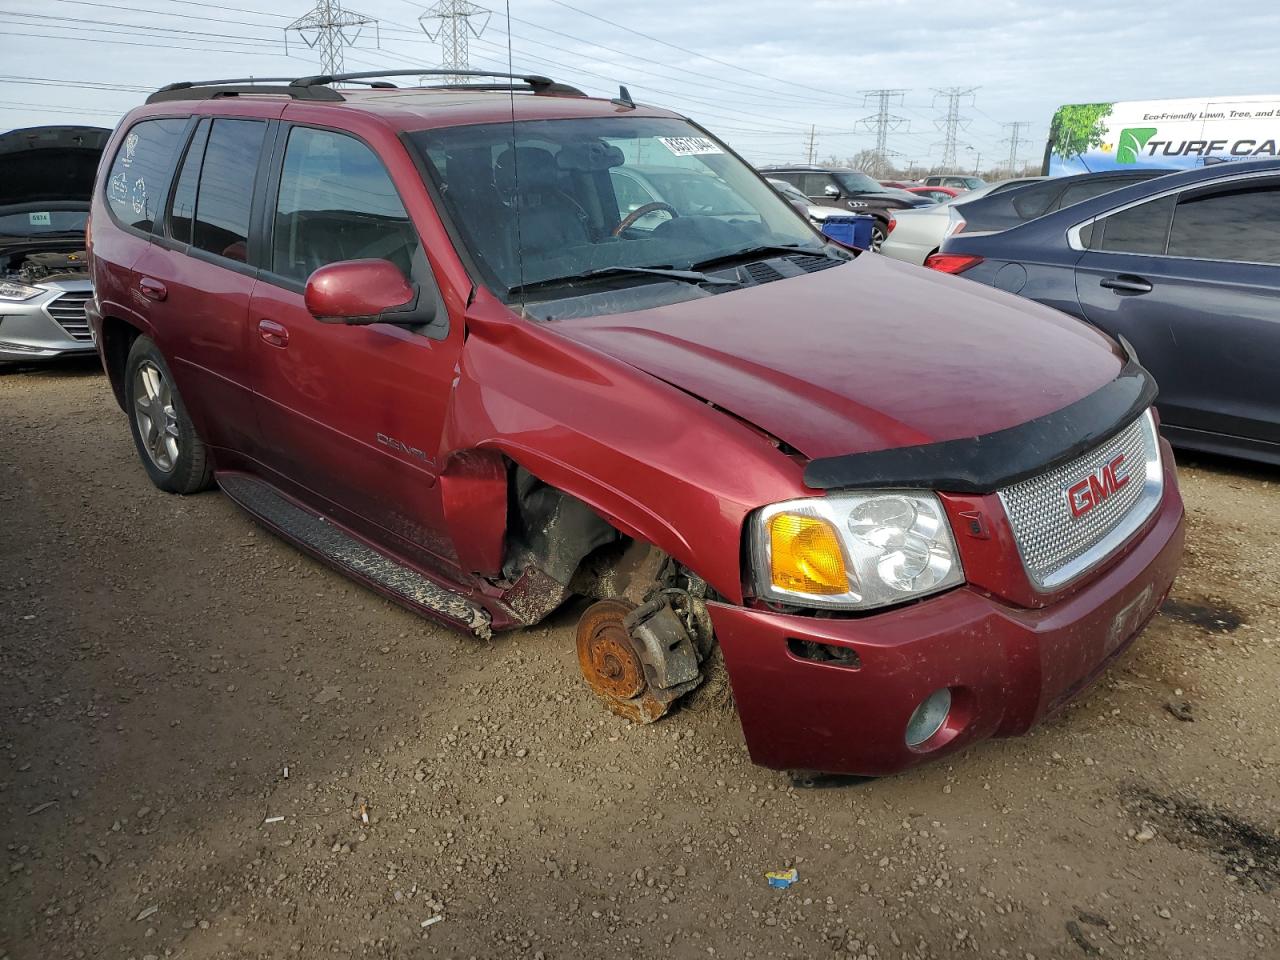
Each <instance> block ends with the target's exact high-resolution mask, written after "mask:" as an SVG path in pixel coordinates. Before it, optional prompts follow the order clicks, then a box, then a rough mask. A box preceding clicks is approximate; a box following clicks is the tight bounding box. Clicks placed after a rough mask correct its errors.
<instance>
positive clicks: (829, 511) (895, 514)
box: [751, 490, 964, 610]
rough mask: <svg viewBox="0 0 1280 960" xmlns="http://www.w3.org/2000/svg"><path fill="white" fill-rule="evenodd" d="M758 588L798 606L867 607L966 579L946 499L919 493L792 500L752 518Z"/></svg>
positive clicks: (886, 492)
mask: <svg viewBox="0 0 1280 960" xmlns="http://www.w3.org/2000/svg"><path fill="white" fill-rule="evenodd" d="M751 563H752V576H753V579H754V581H755V586H756V592H757V594H758V595H759V596H761V597H764V598H766V599H769V600H777V601H781V602H783V603H790V604H795V605H796V606H801V607H824V608H833V609H841V610H867V609H871V608H873V607H883V606H886V605H888V604H892V603H901V602H902V601H904V600H909V599H912V598H914V597H920V596H924V595H925V594H929V593H936V592H937V591H939V590H945V589H947V588H948V587H953V586H956V585H957V584H960V583H963V582H964V571H963V570H962V569H961V566H960V557H959V555H958V554H957V553H956V545H955V540H954V538H953V537H952V535H951V526H950V524H949V523H948V522H947V517H946V514H945V513H944V512H943V510H942V504H941V503H940V502H939V501H938V498H937V497H936V496H935V495H934V494H932V493H927V492H922V491H907V490H878V491H866V492H860V493H838V494H832V495H831V496H827V497H812V498H808V499H804V500H788V501H786V502H784V503H775V504H773V505H771V506H768V507H764V508H763V509H761V510H759V511H757V512H756V513H755V515H754V516H753V517H752V520H751Z"/></svg>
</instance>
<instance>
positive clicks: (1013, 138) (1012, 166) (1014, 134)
mask: <svg viewBox="0 0 1280 960" xmlns="http://www.w3.org/2000/svg"><path fill="white" fill-rule="evenodd" d="M1000 126H1002V127H1004V128H1005V129H1006V130H1008V131H1009V136H1007V137H1005V138H1004V140H1002V141H1001V143H1007V144H1009V176H1011V177H1012V176H1016V175H1017V172H1018V144H1020V143H1022V142H1024V141H1025V140H1026V139H1027V138H1026V137H1022V136H1020V135H1021V133H1022V131H1023V130H1026V129H1027V128H1028V127H1030V126H1031V121H1029V120H1015V121H1013V122H1012V123H1002V124H1000Z"/></svg>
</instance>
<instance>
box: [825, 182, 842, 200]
mask: <svg viewBox="0 0 1280 960" xmlns="http://www.w3.org/2000/svg"><path fill="white" fill-rule="evenodd" d="M822 192H823V194H824V195H826V196H828V197H831V198H833V199H837V200H838V199H839V198H840V188H839V187H837V186H836V185H835V184H834V183H828V184H827V185H826V186H825V187H823V188H822Z"/></svg>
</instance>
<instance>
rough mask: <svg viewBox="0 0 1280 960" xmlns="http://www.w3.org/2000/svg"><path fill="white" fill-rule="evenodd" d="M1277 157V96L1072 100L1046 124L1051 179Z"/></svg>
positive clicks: (1279, 139) (1279, 98) (1279, 128)
mask: <svg viewBox="0 0 1280 960" xmlns="http://www.w3.org/2000/svg"><path fill="white" fill-rule="evenodd" d="M1276 156H1280V94H1277V95H1274V96H1251V97H1216V98H1213V99H1207V98H1202V99H1185V100H1128V101H1120V102H1115V103H1073V104H1068V105H1066V106H1062V107H1059V108H1058V110H1057V112H1056V113H1054V115H1053V121H1052V122H1051V123H1050V125H1049V143H1048V144H1047V146H1046V147H1045V162H1044V172H1045V173H1047V174H1049V175H1050V176H1059V175H1062V174H1069V173H1090V172H1094V171H1098V170H1116V169H1125V168H1128V167H1131V166H1145V167H1170V168H1174V169H1185V168H1188V167H1199V166H1204V165H1205V164H1206V163H1219V162H1226V161H1235V160H1247V159H1248V158H1250V157H1276Z"/></svg>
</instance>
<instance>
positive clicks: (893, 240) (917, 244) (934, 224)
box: [880, 177, 1045, 264]
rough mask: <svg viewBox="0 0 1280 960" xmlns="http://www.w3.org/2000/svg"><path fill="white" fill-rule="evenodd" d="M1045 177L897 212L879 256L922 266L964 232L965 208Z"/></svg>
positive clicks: (1001, 184) (984, 188)
mask: <svg viewBox="0 0 1280 960" xmlns="http://www.w3.org/2000/svg"><path fill="white" fill-rule="evenodd" d="M1044 179H1045V178H1044V177H1021V178H1018V179H1016V180H1002V181H1000V182H999V183H988V184H986V185H985V186H981V187H979V188H978V189H977V190H970V191H969V192H968V193H962V194H960V196H958V197H952V198H951V199H950V200H944V201H943V202H942V203H935V204H934V205H933V206H931V207H917V208H915V209H914V210H894V211H893V212H892V214H891V215H890V221H889V236H888V237H887V238H886V239H885V241H884V243H883V244H882V245H881V246H880V253H881V254H883V255H884V256H886V257H893V258H894V259H895V260H906V261H907V262H908V263H919V264H923V263H924V262H925V259H926V258H928V256H929V255H930V254H931V253H937V252H938V248H939V247H941V246H942V241H943V240H945V239H947V237H949V236H951V235H952V234H953V233H957V232H959V231H960V230H961V229H963V228H964V212H963V209H962V207H963V205H964V204H966V203H968V202H969V201H970V200H977V199H978V198H979V197H985V196H987V195H988V194H992V193H999V192H1001V191H1003V190H1011V189H1013V188H1014V187H1021V186H1023V185H1025V184H1028V183H1035V182H1036V181H1037V180H1044Z"/></svg>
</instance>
